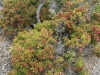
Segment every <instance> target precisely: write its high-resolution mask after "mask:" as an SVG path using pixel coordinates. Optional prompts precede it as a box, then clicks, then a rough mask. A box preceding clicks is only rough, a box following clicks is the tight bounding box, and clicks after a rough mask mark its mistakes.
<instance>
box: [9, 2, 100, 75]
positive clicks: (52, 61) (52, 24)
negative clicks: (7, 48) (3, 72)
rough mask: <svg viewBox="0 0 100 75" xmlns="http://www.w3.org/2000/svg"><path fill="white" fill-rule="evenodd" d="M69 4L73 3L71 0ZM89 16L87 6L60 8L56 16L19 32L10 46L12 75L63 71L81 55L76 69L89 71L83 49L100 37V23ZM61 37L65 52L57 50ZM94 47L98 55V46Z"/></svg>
mask: <svg viewBox="0 0 100 75" xmlns="http://www.w3.org/2000/svg"><path fill="white" fill-rule="evenodd" d="M67 4H69V6H70V5H72V3H71V0H69V1H67ZM74 4H75V3H74V2H73V6H75V5H74ZM67 7H68V6H67ZM64 10H66V9H65V8H64ZM89 18H91V15H87V10H86V9H85V7H84V6H78V7H76V8H69V9H68V10H66V11H63V12H59V13H58V14H57V15H55V16H54V18H53V20H51V21H44V22H42V23H40V24H37V25H36V27H35V28H34V30H31V31H30V32H28V31H22V32H19V33H18V36H16V37H15V38H14V41H13V45H12V48H11V51H12V54H11V55H12V63H13V70H12V71H11V72H10V73H9V75H12V74H13V73H15V74H14V75H41V74H43V75H64V72H65V70H66V68H68V67H69V65H70V63H71V62H73V61H75V60H76V58H78V57H79V58H78V59H77V61H76V63H75V70H77V72H78V73H79V74H81V75H85V74H86V75H88V73H87V72H86V71H85V73H83V72H84V69H83V67H84V61H83V60H82V58H80V56H82V53H83V52H82V49H83V48H85V47H86V46H88V44H92V45H93V46H96V44H98V42H99V41H100V27H99V25H98V24H95V22H94V21H93V20H92V19H89ZM59 40H60V42H61V43H62V44H63V45H64V48H65V50H64V52H63V53H62V54H59V53H57V52H56V46H57V45H58V44H59ZM95 49H96V50H95V53H96V52H97V51H98V53H96V54H97V56H98V54H100V53H99V50H98V48H97V47H95ZM73 68H74V67H73Z"/></svg>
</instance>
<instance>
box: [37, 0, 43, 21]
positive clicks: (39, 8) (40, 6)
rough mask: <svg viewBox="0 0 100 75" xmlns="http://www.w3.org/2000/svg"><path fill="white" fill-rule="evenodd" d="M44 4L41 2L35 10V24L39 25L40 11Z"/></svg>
mask: <svg viewBox="0 0 100 75" xmlns="http://www.w3.org/2000/svg"><path fill="white" fill-rule="evenodd" d="M43 4H44V0H41V3H40V4H39V6H38V8H37V10H36V18H37V23H41V19H40V11H41V8H42V6H43Z"/></svg>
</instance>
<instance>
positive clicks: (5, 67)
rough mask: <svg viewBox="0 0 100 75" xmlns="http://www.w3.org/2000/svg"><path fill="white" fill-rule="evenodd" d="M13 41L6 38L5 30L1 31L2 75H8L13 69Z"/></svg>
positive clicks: (0, 65)
mask: <svg viewBox="0 0 100 75" xmlns="http://www.w3.org/2000/svg"><path fill="white" fill-rule="evenodd" d="M10 45H11V40H8V38H7V37H5V36H4V34H3V30H2V29H0V75H8V72H9V71H10V70H11V68H12V64H11V59H10V54H11V52H10V50H9V47H10Z"/></svg>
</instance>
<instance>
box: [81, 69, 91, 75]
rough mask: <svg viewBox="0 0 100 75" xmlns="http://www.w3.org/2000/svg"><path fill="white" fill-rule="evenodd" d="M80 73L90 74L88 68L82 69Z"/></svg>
mask: <svg viewBox="0 0 100 75" xmlns="http://www.w3.org/2000/svg"><path fill="white" fill-rule="evenodd" d="M79 74H80V75H90V74H89V70H88V69H83V70H82V71H80V72H79Z"/></svg>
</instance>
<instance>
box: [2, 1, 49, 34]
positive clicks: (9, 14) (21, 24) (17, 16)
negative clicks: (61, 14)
mask: <svg viewBox="0 0 100 75" xmlns="http://www.w3.org/2000/svg"><path fill="white" fill-rule="evenodd" d="M40 1H41V0H21V1H20V0H4V1H3V9H2V12H1V13H2V15H3V17H4V18H2V19H1V21H0V22H1V25H2V26H3V28H4V30H5V32H6V33H7V34H15V32H17V31H21V30H23V29H25V28H26V27H29V26H30V25H32V24H33V23H34V24H36V23H37V21H36V10H37V8H38V5H39V3H40ZM47 4H48V2H47V1H46V2H45V4H44V6H43V8H42V10H41V11H44V10H46V12H45V11H44V12H42V13H40V15H41V17H40V18H41V20H42V21H44V20H49V16H48V15H49V11H48V5H47Z"/></svg>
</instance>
